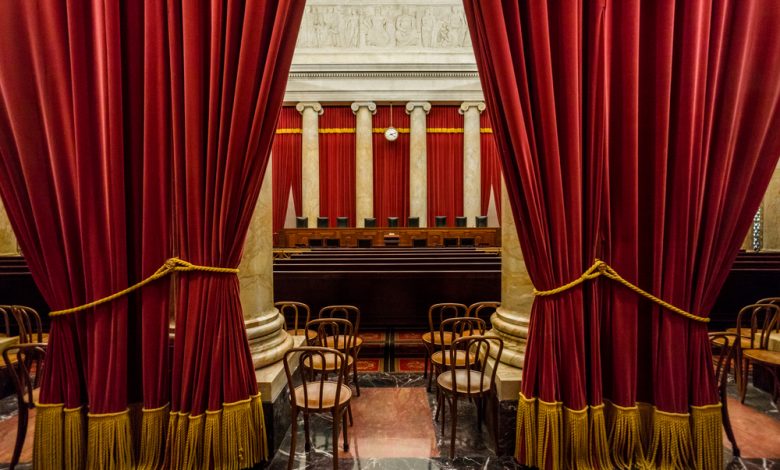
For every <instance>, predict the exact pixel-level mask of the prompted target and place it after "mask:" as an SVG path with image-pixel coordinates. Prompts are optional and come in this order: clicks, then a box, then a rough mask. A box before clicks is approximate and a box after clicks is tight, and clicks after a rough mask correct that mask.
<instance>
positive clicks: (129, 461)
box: [87, 410, 133, 468]
mask: <svg viewBox="0 0 780 470" xmlns="http://www.w3.org/2000/svg"><path fill="white" fill-rule="evenodd" d="M87 422H88V428H87V468H131V467H132V466H133V442H132V437H131V436H132V430H131V429H130V412H129V410H125V411H120V412H117V413H105V414H93V413H89V414H88V415H87Z"/></svg>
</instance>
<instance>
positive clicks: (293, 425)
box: [287, 409, 298, 470]
mask: <svg viewBox="0 0 780 470" xmlns="http://www.w3.org/2000/svg"><path fill="white" fill-rule="evenodd" d="M292 415H293V417H292V418H293V419H292V423H291V424H290V457H289V458H288V459H287V470H290V469H292V468H293V461H294V460H295V441H296V438H297V434H298V410H295V409H293V413H292Z"/></svg>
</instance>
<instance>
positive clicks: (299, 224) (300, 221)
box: [295, 217, 309, 228]
mask: <svg viewBox="0 0 780 470" xmlns="http://www.w3.org/2000/svg"><path fill="white" fill-rule="evenodd" d="M295 228H309V218H308V217H296V218H295Z"/></svg>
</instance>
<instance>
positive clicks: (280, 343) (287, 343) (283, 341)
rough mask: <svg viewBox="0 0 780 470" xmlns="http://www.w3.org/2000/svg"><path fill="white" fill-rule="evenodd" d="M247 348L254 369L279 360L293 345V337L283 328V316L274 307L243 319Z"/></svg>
mask: <svg viewBox="0 0 780 470" xmlns="http://www.w3.org/2000/svg"><path fill="white" fill-rule="evenodd" d="M244 325H245V327H246V336H247V339H248V340H249V350H250V352H251V353H252V363H253V364H254V366H255V369H259V368H261V367H265V366H267V365H269V364H273V363H275V362H278V361H280V360H281V359H282V358H283V357H284V353H286V352H287V351H289V350H290V349H291V348H292V347H293V339H292V337H291V336H290V335H288V334H287V331H285V330H284V318H282V316H281V315H280V314H279V310H277V309H276V308H274V309H271V310H269V311H267V312H263V313H261V314H260V315H258V316H256V317H253V318H250V319H248V320H245V321H244Z"/></svg>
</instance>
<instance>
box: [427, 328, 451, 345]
mask: <svg viewBox="0 0 780 470" xmlns="http://www.w3.org/2000/svg"><path fill="white" fill-rule="evenodd" d="M452 337H453V334H452V333H451V332H449V331H445V332H444V344H445V345H447V344H452ZM431 338H433V339H431ZM441 338H442V337H441V333H439V332H436V333H431V332H430V331H429V332H427V333H424V334H423V335H422V340H423V343H428V344H442V343H441Z"/></svg>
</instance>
